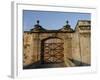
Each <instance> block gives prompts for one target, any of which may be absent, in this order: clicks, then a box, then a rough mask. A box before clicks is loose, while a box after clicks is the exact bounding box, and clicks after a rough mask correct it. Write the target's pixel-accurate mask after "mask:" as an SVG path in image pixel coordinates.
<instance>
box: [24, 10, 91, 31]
mask: <svg viewBox="0 0 100 80" xmlns="http://www.w3.org/2000/svg"><path fill="white" fill-rule="evenodd" d="M37 20H39V21H40V23H39V24H40V25H41V26H42V27H43V28H45V29H50V30H52V29H54V30H57V29H60V28H62V27H63V26H64V25H66V21H67V20H68V21H69V24H70V25H71V28H73V29H74V28H75V26H76V24H77V21H78V20H91V14H90V13H75V12H52V11H34V10H23V29H24V31H29V30H30V29H32V28H34V25H35V24H36V21H37Z"/></svg>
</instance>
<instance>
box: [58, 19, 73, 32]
mask: <svg viewBox="0 0 100 80" xmlns="http://www.w3.org/2000/svg"><path fill="white" fill-rule="evenodd" d="M60 30H61V31H73V29H72V28H71V26H70V25H69V21H66V25H65V26H63V28H61V29H60Z"/></svg>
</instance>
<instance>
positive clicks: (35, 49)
mask: <svg viewBox="0 0 100 80" xmlns="http://www.w3.org/2000/svg"><path fill="white" fill-rule="evenodd" d="M39 55H40V41H39V34H38V33H36V34H33V60H34V62H38V61H39V59H40V58H39V57H40V56H39Z"/></svg>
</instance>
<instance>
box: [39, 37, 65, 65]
mask: <svg viewBox="0 0 100 80" xmlns="http://www.w3.org/2000/svg"><path fill="white" fill-rule="evenodd" d="M63 45H64V43H63V40H62V39H59V38H49V39H46V40H44V41H43V42H42V53H41V54H42V55H41V61H42V63H62V62H64V47H63Z"/></svg>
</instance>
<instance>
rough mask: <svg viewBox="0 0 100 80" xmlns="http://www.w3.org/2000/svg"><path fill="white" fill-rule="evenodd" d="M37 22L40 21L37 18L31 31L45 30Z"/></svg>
mask: <svg viewBox="0 0 100 80" xmlns="http://www.w3.org/2000/svg"><path fill="white" fill-rule="evenodd" d="M39 23H40V21H39V20H37V24H36V25H34V28H33V29H31V31H33V32H34V31H35V32H38V31H43V30H45V29H44V28H42V26H41V25H39Z"/></svg>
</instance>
